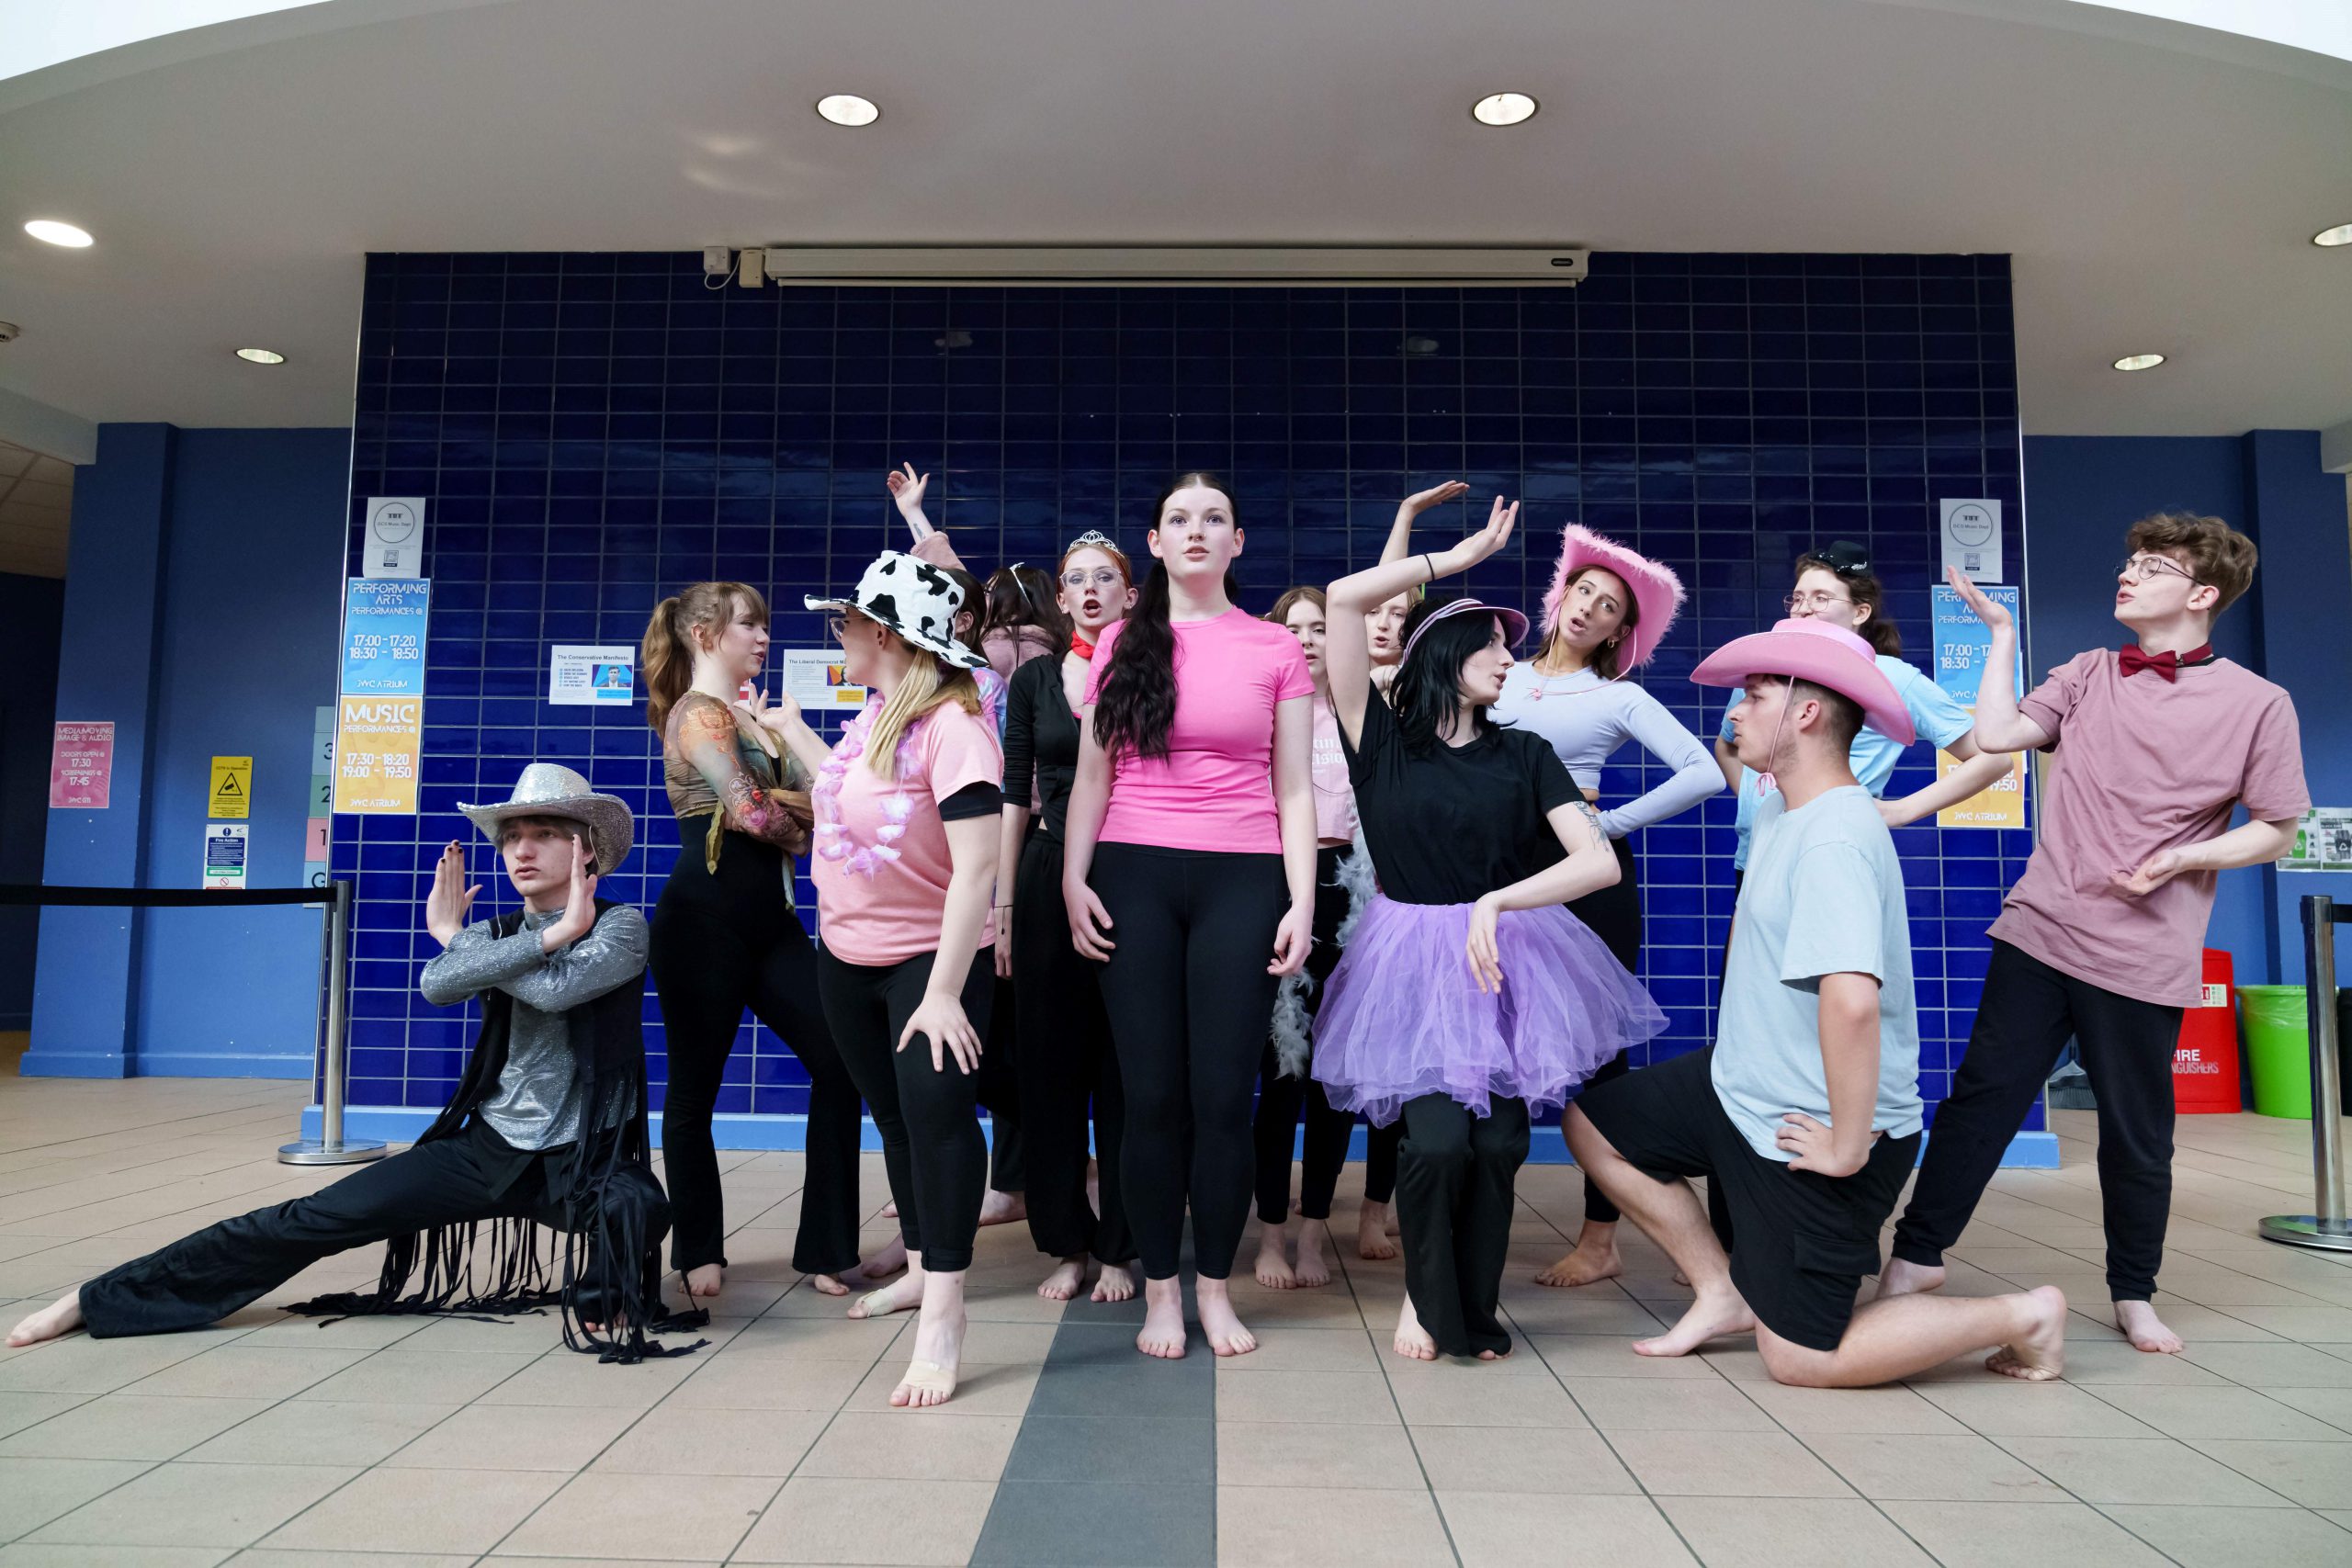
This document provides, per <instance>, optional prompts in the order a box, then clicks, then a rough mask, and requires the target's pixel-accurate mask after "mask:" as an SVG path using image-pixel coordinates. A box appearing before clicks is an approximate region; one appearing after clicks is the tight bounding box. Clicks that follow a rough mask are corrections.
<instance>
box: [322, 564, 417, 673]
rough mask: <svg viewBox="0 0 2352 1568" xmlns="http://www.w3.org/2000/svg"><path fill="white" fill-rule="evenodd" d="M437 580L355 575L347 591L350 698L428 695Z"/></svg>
mask: <svg viewBox="0 0 2352 1568" xmlns="http://www.w3.org/2000/svg"><path fill="white" fill-rule="evenodd" d="M432 605H433V584H431V583H430V582H426V581H420V580H414V579H399V578H375V577H355V578H352V579H350V580H349V581H347V582H346V583H345V589H344V609H343V680H342V683H341V685H340V686H338V687H337V690H339V691H340V692H342V693H343V694H344V695H345V696H348V697H357V696H384V697H421V696H423V695H424V628H425V625H426V623H427V621H428V619H429V618H430V615H431V613H432Z"/></svg>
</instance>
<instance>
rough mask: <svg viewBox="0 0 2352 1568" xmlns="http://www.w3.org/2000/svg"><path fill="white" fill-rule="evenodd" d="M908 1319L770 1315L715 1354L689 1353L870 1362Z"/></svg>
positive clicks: (910, 1318) (731, 1357) (727, 1357)
mask: <svg viewBox="0 0 2352 1568" xmlns="http://www.w3.org/2000/svg"><path fill="white" fill-rule="evenodd" d="M913 1322H914V1318H913V1316H912V1314H904V1313H901V1314H897V1315H895V1316H892V1317H884V1318H855V1319H852V1318H846V1317H838V1316H832V1317H779V1316H775V1315H773V1314H772V1315H770V1316H767V1317H763V1318H761V1319H759V1320H757V1321H756V1322H753V1323H750V1324H747V1325H744V1327H743V1331H742V1332H741V1333H740V1334H738V1335H736V1336H735V1337H733V1338H731V1339H729V1341H728V1342H727V1345H726V1348H724V1349H723V1350H721V1351H719V1352H718V1354H717V1355H715V1356H712V1353H711V1352H709V1351H707V1350H706V1351H697V1352H696V1353H695V1354H696V1356H697V1358H698V1359H699V1358H700V1357H704V1356H710V1357H711V1359H715V1360H736V1359H745V1358H751V1359H778V1358H781V1359H793V1360H804V1361H862V1362H865V1363H868V1364H871V1363H872V1362H873V1361H874V1360H876V1359H877V1358H879V1357H880V1356H881V1355H882V1354H883V1353H884V1352H886V1351H888V1349H889V1348H890V1346H891V1344H892V1342H893V1341H895V1340H896V1339H897V1338H898V1337H899V1334H900V1332H901V1331H903V1330H905V1329H906V1328H908V1327H910V1326H911V1325H912V1324H913ZM974 1326H975V1327H977V1326H978V1325H974Z"/></svg>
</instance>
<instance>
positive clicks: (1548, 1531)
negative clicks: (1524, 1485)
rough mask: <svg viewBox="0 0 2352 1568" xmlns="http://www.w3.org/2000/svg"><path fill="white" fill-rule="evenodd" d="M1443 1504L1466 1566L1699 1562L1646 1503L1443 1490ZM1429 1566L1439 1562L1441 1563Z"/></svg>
mask: <svg viewBox="0 0 2352 1568" xmlns="http://www.w3.org/2000/svg"><path fill="white" fill-rule="evenodd" d="M1438 1505H1439V1506H1440V1507H1442V1509H1444V1511H1445V1524H1446V1529H1448V1530H1450V1531H1451V1532H1452V1533H1453V1546H1454V1550H1455V1551H1457V1552H1459V1553H1460V1554H1461V1559H1462V1563H1463V1568H1560V1565H1561V1564H1562V1563H1564V1562H1591V1563H1606V1564H1608V1565H1609V1568H1691V1565H1692V1564H1694V1563H1696V1562H1698V1559H1696V1558H1694V1557H1692V1556H1691V1552H1690V1549H1689V1548H1687V1547H1685V1546H1684V1545H1683V1544H1682V1542H1681V1540H1679V1539H1678V1538H1677V1537H1676V1535H1675V1532H1674V1527H1673V1526H1671V1525H1669V1524H1668V1523H1667V1521H1666V1517H1665V1516H1664V1515H1663V1514H1661V1513H1659V1512H1658V1506H1657V1504H1656V1503H1653V1502H1651V1501H1650V1500H1649V1499H1648V1498H1647V1497H1642V1496H1613V1497H1579V1498H1577V1500H1576V1502H1575V1503H1574V1504H1573V1505H1571V1506H1570V1508H1571V1510H1572V1511H1570V1512H1566V1513H1564V1512H1563V1511H1562V1505H1561V1501H1560V1499H1559V1498H1557V1497H1547V1496H1543V1495H1534V1494H1529V1493H1517V1492H1468V1491H1453V1490H1446V1489H1441V1490H1440V1491H1439V1493H1438ZM1428 1561H1430V1562H1443V1561H1444V1559H1443V1558H1442V1557H1437V1558H1431V1559H1429V1560H1428Z"/></svg>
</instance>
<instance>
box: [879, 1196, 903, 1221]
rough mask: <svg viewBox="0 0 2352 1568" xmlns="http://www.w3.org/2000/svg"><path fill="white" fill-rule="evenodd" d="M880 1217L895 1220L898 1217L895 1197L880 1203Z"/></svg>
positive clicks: (897, 1202)
mask: <svg viewBox="0 0 2352 1568" xmlns="http://www.w3.org/2000/svg"><path fill="white" fill-rule="evenodd" d="M882 1217H883V1218H884V1219H886V1220H895V1219H897V1218H898V1217H899V1201H898V1200H897V1199H896V1198H893V1199H891V1200H890V1201H888V1202H887V1203H885V1204H883V1205H882Z"/></svg>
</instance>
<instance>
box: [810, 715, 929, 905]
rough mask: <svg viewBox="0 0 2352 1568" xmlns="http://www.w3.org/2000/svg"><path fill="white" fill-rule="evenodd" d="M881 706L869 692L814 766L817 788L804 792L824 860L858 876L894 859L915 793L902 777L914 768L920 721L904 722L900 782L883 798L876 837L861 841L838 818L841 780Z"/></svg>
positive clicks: (862, 746)
mask: <svg viewBox="0 0 2352 1568" xmlns="http://www.w3.org/2000/svg"><path fill="white" fill-rule="evenodd" d="M881 711H882V699H881V698H880V697H868V698H867V699H866V701H865V706H864V707H863V708H860V709H859V710H858V713H857V716H856V717H854V718H853V719H851V720H850V721H849V722H848V723H847V724H845V725H843V726H842V738H841V739H840V740H839V741H838V742H836V743H835V744H834V746H833V751H832V755H831V756H830V757H828V758H827V759H826V760H825V765H824V766H823V767H822V768H820V769H819V770H818V771H817V783H816V787H814V788H813V789H811V790H810V791H809V801H810V803H811V804H812V805H813V806H814V807H816V812H817V852H818V853H819V854H820V855H822V856H823V857H824V858H825V859H827V860H829V861H833V862H836V863H841V864H842V869H843V870H846V871H853V872H855V873H856V874H859V875H861V876H866V877H871V876H874V875H876V874H878V873H879V872H880V871H881V869H882V868H883V866H885V865H886V864H888V863H890V862H892V861H895V860H897V859H898V858H899V849H898V843H899V840H900V839H902V838H904V837H905V836H906V832H907V819H908V818H910V817H911V816H913V815H914V809H915V802H914V796H912V795H909V794H908V793H907V791H906V786H905V782H904V781H905V780H906V778H907V777H908V775H910V773H913V771H914V765H915V764H914V739H915V731H916V730H917V729H920V728H922V726H921V725H920V724H914V725H909V726H908V727H907V729H906V732H905V733H904V734H903V735H901V736H899V754H898V757H897V759H896V760H895V765H894V767H893V769H892V772H893V773H894V774H895V775H896V777H897V779H898V780H899V787H898V788H896V789H895V790H893V791H892V792H891V793H890V794H889V795H885V796H884V797H883V800H882V817H883V821H882V825H881V826H880V827H879V828H876V829H875V830H874V837H875V839H876V840H877V841H876V842H875V843H871V844H861V843H859V842H857V841H856V840H854V839H853V838H852V837H851V836H850V831H849V826H848V824H846V823H845V822H843V821H842V783H843V781H845V780H846V779H847V778H848V777H849V770H850V768H851V766H852V765H853V764H854V763H855V762H856V761H858V760H859V759H860V758H862V757H864V756H865V738H866V735H867V733H868V732H869V731H870V730H871V729H872V728H874V719H875V716H876V715H877V714H879V713H880V712H881Z"/></svg>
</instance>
